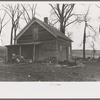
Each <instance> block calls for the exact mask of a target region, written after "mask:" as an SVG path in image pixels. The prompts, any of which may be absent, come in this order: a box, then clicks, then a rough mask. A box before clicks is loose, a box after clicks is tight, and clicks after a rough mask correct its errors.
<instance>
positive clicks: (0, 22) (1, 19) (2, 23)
mask: <svg viewBox="0 0 100 100" xmlns="http://www.w3.org/2000/svg"><path fill="white" fill-rule="evenodd" d="M5 17H6V12H5V13H4V15H3V17H2V18H0V37H1V34H2V30H3V28H4V27H5V26H6V25H7V23H8V22H9V21H10V19H9V20H7V21H6V22H4V20H5ZM1 41H2V38H1Z"/></svg>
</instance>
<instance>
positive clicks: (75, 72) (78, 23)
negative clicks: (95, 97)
mask: <svg viewBox="0 0 100 100" xmlns="http://www.w3.org/2000/svg"><path fill="white" fill-rule="evenodd" d="M0 81H1V82H19V81H20V82H25V81H26V82H80V81H81V82H84V81H89V82H90V81H100V3H99V2H93V3H91V2H78V3H77V2H64V3H63V2H59V3H57V2H53V3H52V2H50V3H49V2H46V3H43V2H42V3H39V2H38V3H37V2H17V3H16V2H0Z"/></svg>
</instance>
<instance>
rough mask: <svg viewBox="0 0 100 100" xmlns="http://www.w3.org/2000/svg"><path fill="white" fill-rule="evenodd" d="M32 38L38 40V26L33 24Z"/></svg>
mask: <svg viewBox="0 0 100 100" xmlns="http://www.w3.org/2000/svg"><path fill="white" fill-rule="evenodd" d="M32 33H33V40H38V27H37V26H34V27H33V31H32Z"/></svg>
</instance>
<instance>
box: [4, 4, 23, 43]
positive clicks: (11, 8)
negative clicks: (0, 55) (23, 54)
mask: <svg viewBox="0 0 100 100" xmlns="http://www.w3.org/2000/svg"><path fill="white" fill-rule="evenodd" d="M2 6H3V10H4V11H5V12H6V13H7V14H8V15H9V17H10V18H11V23H12V26H11V41H10V44H13V37H14V43H15V40H16V32H17V29H18V26H19V20H20V17H21V15H22V14H23V11H21V10H20V8H19V6H20V5H19V4H15V5H11V4H7V5H2Z"/></svg>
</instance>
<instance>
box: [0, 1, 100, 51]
mask: <svg viewBox="0 0 100 100" xmlns="http://www.w3.org/2000/svg"><path fill="white" fill-rule="evenodd" d="M2 3H3V2H1V4H2ZM24 3H25V2H24ZM95 3H97V2H94V3H87V2H86V3H82V2H80V3H77V2H76V5H75V9H74V13H76V14H79V13H82V14H84V13H86V10H87V8H88V5H91V6H90V11H89V16H90V17H91V20H90V24H91V25H92V26H93V27H94V28H95V29H96V31H97V33H98V27H99V25H100V22H99V19H98V18H99V16H100V8H97V6H95ZM12 4H14V3H12ZM37 4H38V6H37V13H38V14H39V15H37V18H39V19H40V20H42V21H43V18H44V17H48V18H49V19H50V11H51V7H50V6H49V5H48V3H46V2H41V3H40V2H39V3H37ZM97 4H98V5H100V4H99V3H97ZM0 16H2V14H1V13H0ZM21 26H25V23H22V24H21ZM10 27H11V26H10V24H7V26H6V28H5V29H4V30H3V33H2V36H1V37H2V41H3V43H1V45H8V44H9V43H10ZM83 29H84V23H75V24H72V25H70V26H69V27H68V28H67V31H68V32H72V33H73V34H72V36H71V39H72V40H73V41H74V42H73V43H72V48H73V49H82V46H80V44H81V43H82V40H83V32H84V30H83ZM89 32H91V33H92V34H94V33H93V32H92V31H89ZM98 34H99V33H98ZM88 40H89V39H88ZM96 40H97V42H96V46H95V48H96V49H100V39H99V38H98V37H97V39H96ZM86 48H87V49H90V46H89V45H87V47H86Z"/></svg>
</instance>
